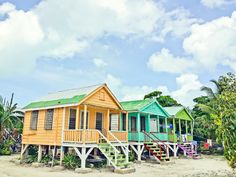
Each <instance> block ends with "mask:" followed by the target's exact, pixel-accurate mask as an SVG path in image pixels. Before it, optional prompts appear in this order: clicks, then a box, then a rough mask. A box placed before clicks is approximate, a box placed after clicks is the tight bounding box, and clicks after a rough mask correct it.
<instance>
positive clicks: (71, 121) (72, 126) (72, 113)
mask: <svg viewBox="0 0 236 177" xmlns="http://www.w3.org/2000/svg"><path fill="white" fill-rule="evenodd" d="M75 123H76V109H70V119H69V129H75Z"/></svg>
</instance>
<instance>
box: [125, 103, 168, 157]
mask: <svg viewBox="0 0 236 177" xmlns="http://www.w3.org/2000/svg"><path fill="white" fill-rule="evenodd" d="M121 105H122V107H123V108H124V110H126V111H128V119H129V120H128V123H129V126H128V128H129V129H128V130H129V131H128V141H129V145H130V147H131V148H132V150H133V151H134V152H135V153H136V156H137V160H139V161H140V160H141V155H142V153H143V151H144V149H146V150H148V151H149V153H150V154H151V155H152V156H153V157H154V158H155V159H156V160H157V161H159V162H164V161H169V160H170V159H169V148H170V146H169V144H168V128H167V127H168V126H167V118H168V117H169V116H170V115H169V114H168V113H167V112H166V111H165V110H164V109H163V108H162V106H161V105H160V104H159V103H158V102H157V101H156V100H154V99H145V100H134V101H126V102H121Z"/></svg>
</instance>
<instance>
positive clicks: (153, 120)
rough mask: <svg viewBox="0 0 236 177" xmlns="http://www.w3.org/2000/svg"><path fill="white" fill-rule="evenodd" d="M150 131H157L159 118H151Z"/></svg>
mask: <svg viewBox="0 0 236 177" xmlns="http://www.w3.org/2000/svg"><path fill="white" fill-rule="evenodd" d="M150 132H157V119H156V118H151V119H150Z"/></svg>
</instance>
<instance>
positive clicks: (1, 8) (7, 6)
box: [0, 2, 16, 16]
mask: <svg viewBox="0 0 236 177" xmlns="http://www.w3.org/2000/svg"><path fill="white" fill-rule="evenodd" d="M15 8H16V7H15V6H14V5H13V4H11V3H9V2H6V3H3V4H2V5H0V16H1V15H5V14H7V13H9V12H11V11H14V10H15Z"/></svg>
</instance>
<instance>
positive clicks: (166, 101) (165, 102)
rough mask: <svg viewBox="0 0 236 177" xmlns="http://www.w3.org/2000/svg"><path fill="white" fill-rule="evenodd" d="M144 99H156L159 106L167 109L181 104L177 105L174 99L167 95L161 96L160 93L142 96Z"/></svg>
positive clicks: (154, 92)
mask: <svg viewBox="0 0 236 177" xmlns="http://www.w3.org/2000/svg"><path fill="white" fill-rule="evenodd" d="M144 99H156V100H157V101H158V102H159V103H160V105H161V106H163V107H168V106H180V105H181V104H180V103H178V102H177V101H176V100H175V99H174V98H172V97H171V96H169V95H162V92H161V91H158V90H156V91H153V92H151V93H149V94H147V95H145V96H144Z"/></svg>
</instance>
